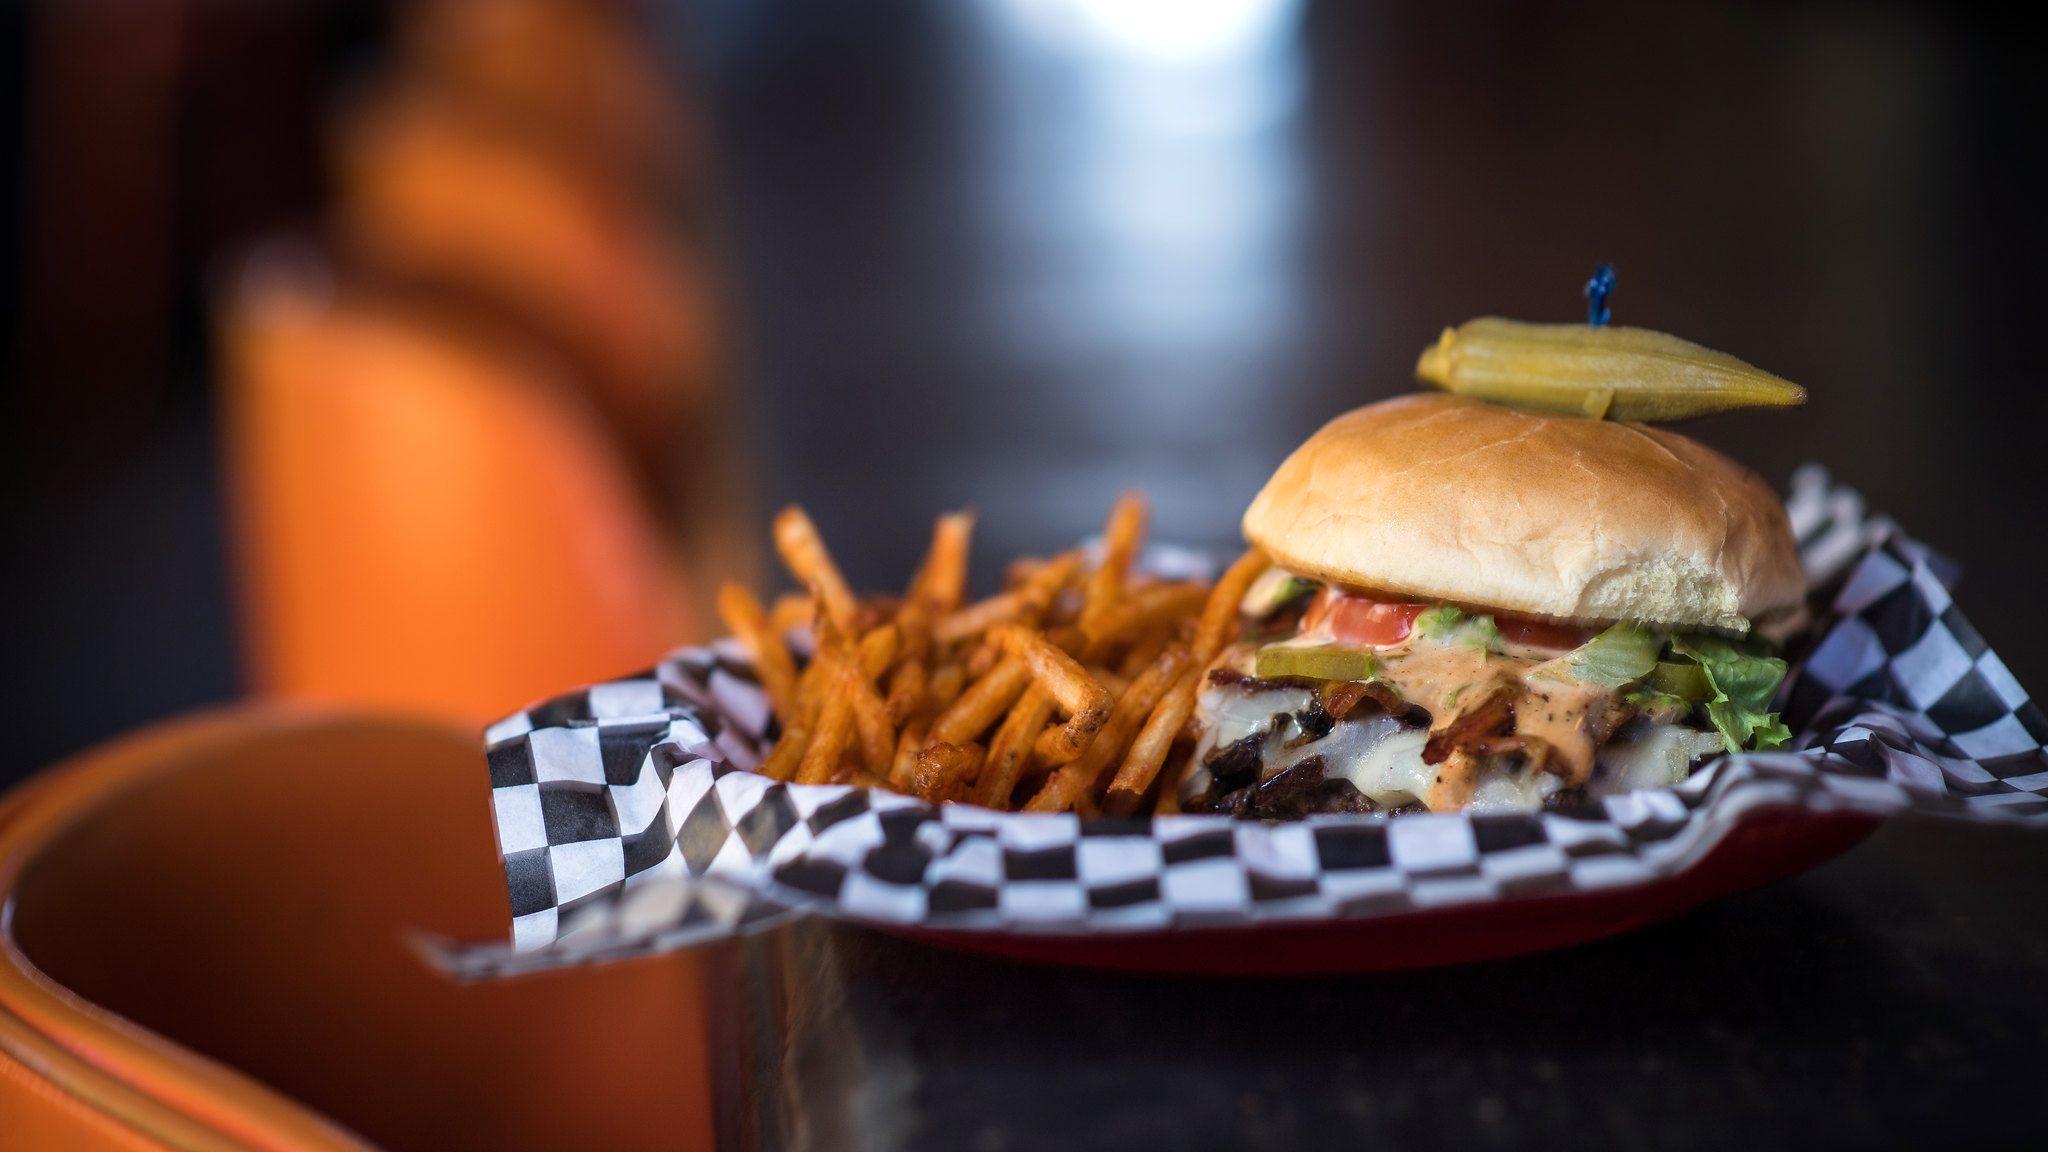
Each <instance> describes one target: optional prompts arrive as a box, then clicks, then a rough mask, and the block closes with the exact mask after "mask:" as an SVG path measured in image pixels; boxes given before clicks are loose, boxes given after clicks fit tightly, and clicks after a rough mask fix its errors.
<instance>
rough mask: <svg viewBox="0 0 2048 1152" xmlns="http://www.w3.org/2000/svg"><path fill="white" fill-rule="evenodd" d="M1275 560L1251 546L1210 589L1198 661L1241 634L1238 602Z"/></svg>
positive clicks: (1197, 637) (1199, 635) (1200, 630)
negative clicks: (1239, 632) (1269, 558)
mask: <svg viewBox="0 0 2048 1152" xmlns="http://www.w3.org/2000/svg"><path fill="white" fill-rule="evenodd" d="M1271 564H1272V561H1270V560H1268V559H1266V554H1265V553H1264V552H1261V551H1259V550H1258V549H1257V548H1247V549H1245V552H1244V555H1242V556H1239V557H1238V558H1237V560H1236V561H1235V562H1233V563H1232V564H1231V565H1230V567H1229V569H1227V570H1226V571H1225V572H1224V573H1223V575H1222V577H1221V578H1220V579H1218V580H1217V581H1216V586H1215V587H1213V588H1211V589H1209V600H1208V602H1207V603H1206V604H1204V605H1203V606H1202V623H1201V624H1200V626H1199V627H1197V628H1196V629H1195V646H1194V651H1195V663H1197V664H1203V665H1206V664H1208V663H1209V661H1211V660H1214V659H1216V655H1217V653H1219V652H1221V651H1223V646H1224V645H1226V644H1228V643H1230V642H1231V641H1232V640H1235V639H1236V638H1237V629H1238V622H1237V606H1238V604H1239V603H1240V602H1242V601H1243V600H1244V593H1245V589H1247V588H1250V587H1251V585H1252V581H1254V580H1256V579H1258V578H1259V573H1261V572H1264V571H1265V570H1266V569H1267V568H1268V567H1269V566H1270V565H1271ZM1177 730H1178V729H1176V731H1177Z"/></svg>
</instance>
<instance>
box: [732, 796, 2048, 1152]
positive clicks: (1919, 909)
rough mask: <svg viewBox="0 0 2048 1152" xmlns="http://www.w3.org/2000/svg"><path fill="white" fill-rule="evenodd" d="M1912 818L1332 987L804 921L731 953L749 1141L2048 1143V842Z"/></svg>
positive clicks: (1021, 1151)
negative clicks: (1667, 917)
mask: <svg viewBox="0 0 2048 1152" xmlns="http://www.w3.org/2000/svg"><path fill="white" fill-rule="evenodd" d="M2043 848H2044V844H2043V840H2042V837H2041V835H2040V834H2039V833H2038V832H2025V831H2018V830H2012V829H1986V828H1981V827H1973V826H1968V825H1963V824H1956V823H1946V822H1937V821H1932V820H1918V819H1916V820H1909V821H1900V822H1895V823H1893V824H1891V825H1888V826H1887V827H1885V828H1883V829H1882V830H1880V831H1879V832H1878V833H1877V835H1875V836H1874V837H1873V838H1872V839H1871V840H1870V841H1868V842H1867V843H1865V844H1864V845H1863V846H1861V847H1859V848H1857V849H1855V850H1853V851H1852V852H1850V853H1849V854H1848V855H1846V856H1844V857H1842V858H1840V859H1838V860H1836V861H1834V862H1831V863H1829V864H1826V865H1824V866H1822V867H1820V868H1818V869H1816V870H1815V871H1813V872H1811V873H1809V874H1807V875H1805V876H1802V877H1799V878H1796V879H1793V880H1789V881H1786V882H1783V883H1779V884H1775V885H1771V886H1769V887H1766V888H1764V889H1761V890H1758V891H1754V892H1750V893H1746V894H1742V895H1738V896H1734V897H1730V898H1728V899H1724V900H1721V901H1719V902H1716V903H1712V904H1709V905H1707V906H1705V907H1702V908H1700V909H1698V910H1696V911H1694V912H1691V913H1689V914H1687V915H1684V916H1681V917H1679V918H1678V919H1676V920H1673V921H1670V922H1668V923H1665V924H1662V925H1658V926H1655V927H1652V928H1649V929H1646V930H1643V931H1640V932H1636V933H1633V934H1630V935H1626V936H1621V937H1618V938H1615V939H1611V940H1606V941H1601V942H1597V943H1593V944H1588V945H1584V946H1581V947H1577V948H1571V949H1566V950H1563V951H1558V952H1553V953H1548V954H1544V955H1536V956H1529V957H1524V958H1519V959H1513V960H1503V961H1495V962H1491V963H1486V964H1477V965H1470V966H1465V967H1458V968H1449V969H1440V970H1434V971H1415V972H1402V973H1382V974H1375V975H1361V976H1351V977H1324V978H1315V979H1290V980H1283V981H1275V980H1266V981H1261V980H1251V979H1234V980H1218V979H1192V978H1182V977H1166V976H1160V977H1148V976H1126V975H1109V974H1101V973H1094V972H1082V971H1069V970H1060V969H1052V968H1038V967H1031V966H1025V965H1020V964H1012V963H1008V962H1004V961H998V960H988V959H982V958H978V957H973V956H967V955H963V954H958V953H953V952H947V951H942V950H939V949H934V948H930V947H926V946H923V945H918V944H913V943H908V942H905V941H902V940H898V939H895V938H892V937H889V936H886V935H883V934H880V933H875V932H869V931H864V930H855V929H845V928H824V927H816V926H798V927H795V928H791V929H784V930H781V931H778V932H777V933H775V934H773V935H770V936H768V937H765V938H762V939H758V940H754V941H750V942H748V943H747V944H746V945H744V946H743V947H742V948H741V949H739V950H738V951H737V952H735V953H734V954H732V956H731V957H730V959H729V967H728V970H727V971H728V978H729V979H730V980H731V983H730V985H729V986H728V987H727V988H726V989H725V991H726V992H727V993H728V995H727V996H726V997H725V998H723V999H721V1001H720V1009H719V1010H720V1011H721V1012H722V1013H723V1015H724V1019H723V1020H722V1022H721V1045H722V1051H721V1052H720V1053H719V1059H720V1060H721V1061H722V1062H723V1064H722V1067H721V1076H722V1078H723V1080H722V1084H721V1090H722V1093H723V1095H724V1098H725V1108H724V1109H723V1111H722V1113H721V1118H720V1119H721V1138H722V1142H723V1143H725V1144H726V1146H729V1147H738V1148H797V1149H811V1148H816V1149H827V1148H829V1149H838V1148H866V1149H949V1150H950V1149H973V1150H976V1152H1027V1150H1032V1149H1095V1148H1102V1149H1120V1148H1161V1149H1208V1148H1272V1149H1290V1150H1302V1149H1321V1148H1331V1149H1349V1148H1360V1147H1373V1148H1388V1149H1407V1148H1558V1147H1579V1148H1624V1149H1645V1150H1655V1152H1681V1150H1685V1149H1696V1148H1697V1149H1711V1148H1729V1147H1735V1146H1742V1147H1747V1148H1753V1149H1759V1150H1762V1149H1777V1148H1787V1149H1792V1148H1798V1149H1805V1148H1823V1147H1824V1148H1837V1147H1860V1148H1874V1147H2014V1148H2025V1147H2039V1146H2040V1144H2039V1141H2040V1138H2041V1131H2042V1128H2041V1122H2040V1109H2039V1104H2040V1099H2039V1082H2040V1074H2041V1071H2042V1068H2043V1062H2042V1056H2041V1053H2042V1052H2043V1051H2048V983H2044V982H2048V915H2044V914H2043V911H2042V910H2043V907H2044V901H2043V900H2042V897H2041V893H2042V892H2043V891H2044V886H2048V852H2044V850H2043Z"/></svg>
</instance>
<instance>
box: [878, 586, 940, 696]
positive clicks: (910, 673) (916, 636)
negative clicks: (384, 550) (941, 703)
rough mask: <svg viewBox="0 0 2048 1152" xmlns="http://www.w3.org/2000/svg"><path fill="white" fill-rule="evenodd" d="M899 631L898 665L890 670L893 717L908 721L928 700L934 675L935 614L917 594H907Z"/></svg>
mask: <svg viewBox="0 0 2048 1152" xmlns="http://www.w3.org/2000/svg"><path fill="white" fill-rule="evenodd" d="M896 634H897V636H898V637H899V638H900V641H899V643H898V645H897V651H896V666H895V667H894V668H892V669H890V670H889V678H888V687H889V691H888V704H889V719H890V720H891V721H893V722H895V723H897V724H903V723H905V722H907V721H908V720H909V719H910V718H911V716H913V715H915V714H916V712H917V710H918V706H919V705H920V704H922V703H923V702H924V689H925V682H926V678H927V677H928V676H930V674H931V668H930V661H931V651H932V628H931V613H930V611H929V610H927V609H926V607H925V605H924V601H923V600H922V599H921V598H920V597H917V596H906V597H904V599H903V607H901V608H900V609H898V610H897V612H896Z"/></svg>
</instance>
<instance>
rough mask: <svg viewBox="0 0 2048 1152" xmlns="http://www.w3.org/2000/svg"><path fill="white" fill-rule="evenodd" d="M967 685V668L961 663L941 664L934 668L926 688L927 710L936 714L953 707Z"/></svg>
mask: <svg viewBox="0 0 2048 1152" xmlns="http://www.w3.org/2000/svg"><path fill="white" fill-rule="evenodd" d="M966 687H967V670H966V669H965V668H962V667H961V666H960V665H958V664H941V665H939V666H938V667H937V668H934V669H932V675H931V681H930V683H929V684H928V686H927V687H926V688H925V696H926V701H925V709H926V711H928V712H930V713H932V714H934V715H936V714H938V713H940V712H944V711H945V710H946V709H948V708H951V707H952V706H953V702H954V701H955V700H958V699H960V693H961V690H962V689H964V688H966Z"/></svg>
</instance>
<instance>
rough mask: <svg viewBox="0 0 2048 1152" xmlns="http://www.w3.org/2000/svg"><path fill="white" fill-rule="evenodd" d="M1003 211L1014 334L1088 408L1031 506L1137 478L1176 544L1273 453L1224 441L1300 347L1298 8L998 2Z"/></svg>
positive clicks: (1051, 380) (1213, 2) (996, 122)
mask: <svg viewBox="0 0 2048 1152" xmlns="http://www.w3.org/2000/svg"><path fill="white" fill-rule="evenodd" d="M982 11H983V13H984V14H985V16H986V30H987V32H988V33H989V36H990V39H989V41H988V43H989V47H990V51H991V57H990V64H991V67H989V68H988V69H986V70H985V71H983V72H981V73H979V74H980V75H981V76H983V77H985V78H986V79H987V80H988V82H989V83H990V87H989V89H988V91H989V93H990V95H991V97H992V98H993V100H994V102H995V103H994V105H993V107H992V108H991V110H990V111H991V116H990V119H989V124H990V128H989V130H988V131H987V132H986V133H985V134H984V135H982V136H981V137H979V140H980V142H981V143H982V144H983V145H984V146H985V147H986V148H987V152H986V154H985V155H986V159H987V169H986V172H985V175H986V177H987V182H986V184H985V188H986V190H987V195H988V201H987V203H988V204H989V206H990V209H991V224H992V227H991V229H990V232H991V235H992V237H994V238H995V240H996V243H997V246H998V247H997V251H998V252H999V253H1000V255H999V257H998V259H999V261H1000V265H999V266H1000V267H1001V268H1003V269H1004V272H1003V274H1002V275H1001V277H1000V278H999V280H998V282H997V283H998V289H997V290H998V292H999V293H1000V297H999V298H1000V300H1001V302H1002V303H1001V308H1002V316H1003V320H1004V326H1005V327H1006V328H1007V329H1008V335H1009V336H1010V337H1011V338H1012V339H1013V340H1015V341H1016V343H1017V345H1018V346H1019V347H1021V348H1030V349H1031V350H1032V352H1031V355H1032V356H1033V357H1034V358H1036V359H1038V360H1039V361H1040V362H1041V364H1042V369H1041V370H1042V371H1043V372H1044V373H1045V377H1044V379H1045V380H1046V384H1045V385H1044V387H1045V388H1046V390H1047V394H1048V395H1049V396H1051V397H1056V398H1057V399H1056V400H1055V402H1056V403H1058V404H1060V406H1062V407H1064V408H1067V409H1069V410H1071V411H1075V412H1086V413H1088V414H1089V415H1088V418H1087V420H1086V421H1085V423H1083V424H1080V425H1078V426H1077V431H1079V432H1080V434H1081V436H1083V437H1085V439H1076V438H1073V437H1072V436H1071V435H1070V437H1069V439H1068V441H1067V445H1066V449H1067V450H1068V451H1071V452H1072V453H1073V456H1072V459H1071V462H1070V466H1069V467H1066V468H1063V469H1060V470H1059V472H1058V475H1059V478H1060V479H1059V481H1058V483H1060V484H1065V485H1068V486H1070V489H1071V490H1070V491H1062V492H1057V493H1048V492H1047V491H1044V490H1034V491H1032V492H1030V493H1028V494H1020V497H1019V504H1020V507H1017V508H1015V509H1008V508H998V507H996V506H995V505H994V504H993V503H992V502H991V503H990V504H989V506H988V507H987V508H986V511H987V512H988V513H989V515H990V517H991V519H992V520H993V519H995V518H996V517H997V515H998V513H1000V514H1002V515H1005V516H1018V517H1025V518H1029V517H1031V516H1033V515H1044V514H1045V512H1044V509H1042V508H1040V509H1038V510H1037V511H1036V512H1034V510H1033V508H1032V507H1031V505H1032V504H1033V503H1034V502H1043V501H1046V500H1048V499H1050V502H1051V503H1052V505H1053V506H1054V507H1057V508H1067V507H1092V506H1093V505H1094V504H1095V503H1098V502H1099V496H1100V493H1102V492H1113V491H1116V490H1117V489H1119V488H1122V487H1127V486H1130V485H1131V484H1134V483H1135V484H1139V485H1142V486H1144V487H1146V488H1148V489H1149V490H1150V492H1151V495H1152V497H1153V499H1154V501H1155V504H1154V509H1155V512H1156V514H1157V523H1158V524H1159V525H1160V527H1161V528H1162V530H1164V531H1165V532H1166V534H1167V535H1169V536H1171V535H1174V534H1175V533H1176V532H1181V533H1185V532H1189V531H1199V530H1205V529H1206V528H1207V527H1208V526H1210V525H1213V524H1214V523H1215V508H1214V507H1213V501H1214V498H1215V493H1217V492H1218V491H1222V492H1228V493H1231V494H1232V498H1235V497H1236V494H1237V493H1238V492H1239V490H1242V493H1243V495H1244V497H1245V498H1247V499H1248V498H1249V496H1250V493H1251V492H1252V491H1253V490H1255V489H1256V488H1257V485H1258V482H1259V481H1260V480H1261V479H1263V471H1264V469H1266V468H1268V467H1269V466H1270V461H1267V460H1265V459H1263V458H1262V456H1261V455H1260V454H1259V453H1255V452H1253V453H1247V452H1242V451H1221V450H1220V449H1221V448H1222V446H1223V444H1224V443H1225V442H1226V441H1229V440H1230V439H1231V438H1232V436H1233V433H1232V432H1231V430H1232V429H1238V428H1244V427H1255V426H1257V422H1258V421H1259V420H1260V419H1261V418H1262V415H1263V414H1264V412H1265V411H1266V409H1267V408H1268V407H1269V404H1270V400H1269V397H1270V393H1269V391H1267V390H1266V389H1264V388H1262V387H1261V384H1262V382H1269V381H1271V380H1274V379H1278V378H1282V377H1284V376H1285V375H1286V373H1287V371H1288V364H1289V363H1290V362H1291V359H1292V358H1293V357H1294V356H1295V355H1296V354H1297V350H1298V348H1299V347H1300V345H1301V343H1302V341H1301V339H1300V335H1299V333H1300V328H1301V325H1302V324H1303V322H1304V321H1303V315H1304V313H1305V311H1306V310H1305V308H1304V307H1303V306H1302V301H1301V295H1302V288H1301V282H1302V276H1303V269H1302V260H1301V253H1300V249H1299V244H1298V229H1299V224H1300V220H1301V214H1302V201H1303V198H1304V196H1305V189H1304V187H1303V165H1302V157H1301V141H1300V122H1301V117H1300V110H1301V105H1302V98H1303V90H1304V87H1305V85H1304V81H1303V63H1302V45H1301V36H1300V27H1301V4H1300V3H1299V2H1298V0H991V2H990V3H989V4H987V5H986V6H985V7H984V8H983V9H982Z"/></svg>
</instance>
